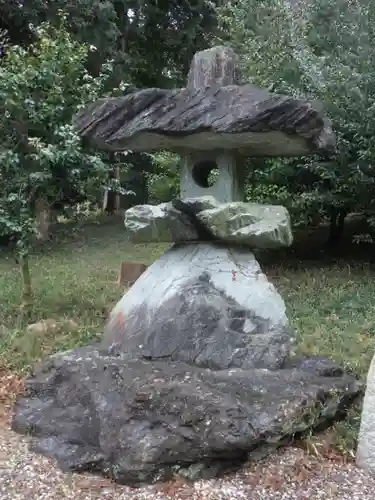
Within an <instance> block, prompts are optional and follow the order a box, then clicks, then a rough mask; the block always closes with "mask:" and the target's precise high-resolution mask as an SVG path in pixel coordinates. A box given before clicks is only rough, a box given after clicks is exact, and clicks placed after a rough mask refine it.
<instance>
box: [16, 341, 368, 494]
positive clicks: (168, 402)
mask: <svg viewBox="0 0 375 500" xmlns="http://www.w3.org/2000/svg"><path fill="white" fill-rule="evenodd" d="M330 365H332V363H331V364H330V363H329V362H326V363H322V360H317V361H315V360H314V359H312V360H306V361H303V362H302V363H298V364H297V365H295V366H294V367H291V368H288V369H282V370H276V371H272V370H267V369H250V370H242V369H232V370H221V371H212V370H210V369H204V368H198V367H196V366H191V365H189V364H186V363H182V362H177V363H173V362H168V361H166V360H161V361H158V362H151V361H145V360H141V359H138V360H127V359H124V357H122V356H112V355H110V354H108V353H105V352H103V351H100V350H98V349H97V348H94V347H86V348H81V349H76V350H73V351H70V352H66V353H59V354H56V355H54V356H51V357H49V358H47V359H46V360H45V361H44V362H43V363H42V364H41V365H40V366H39V367H38V368H37V369H36V370H35V372H34V374H33V376H32V377H31V378H30V379H29V380H28V381H27V382H26V390H25V394H24V396H22V397H19V398H18V400H17V403H16V406H15V412H14V419H13V423H12V427H13V429H14V430H16V431H17V432H20V433H24V434H28V435H31V436H32V437H33V438H34V443H33V444H34V445H33V449H34V450H35V451H37V452H39V453H42V454H44V455H46V456H48V457H51V458H54V459H57V461H58V464H59V465H60V467H61V468H62V469H63V470H65V471H67V470H75V471H85V470H88V471H92V472H96V473H98V472H99V473H101V474H103V475H106V476H109V477H111V478H113V479H114V480H115V481H117V482H119V483H125V484H132V485H136V484H140V483H144V482H155V481H162V480H165V479H168V478H170V477H171V476H173V475H175V474H184V475H185V476H188V477H189V478H191V479H195V478H197V477H199V474H204V475H206V477H207V475H211V476H215V475H217V474H218V473H220V472H221V471H222V470H223V469H225V468H229V467H233V466H236V465H237V466H238V465H240V464H241V463H243V462H244V461H246V460H247V459H252V458H253V459H255V460H256V459H257V456H258V453H259V450H261V452H262V454H264V453H265V452H267V451H273V450H274V449H275V447H277V446H279V445H280V444H285V443H286V442H287V441H288V440H290V439H293V437H294V436H295V435H298V434H299V433H304V432H307V431H309V430H311V429H314V428H315V427H317V426H319V425H322V424H328V423H330V422H331V419H334V418H337V417H338V416H340V415H341V416H342V414H343V411H344V410H345V408H347V407H348V406H350V404H351V403H352V401H353V399H354V398H355V397H356V396H357V395H358V394H359V393H360V392H361V390H362V385H361V384H360V383H359V382H357V381H356V380H355V379H354V377H352V376H350V375H345V374H344V373H343V371H342V370H341V369H340V368H338V367H332V366H330Z"/></svg>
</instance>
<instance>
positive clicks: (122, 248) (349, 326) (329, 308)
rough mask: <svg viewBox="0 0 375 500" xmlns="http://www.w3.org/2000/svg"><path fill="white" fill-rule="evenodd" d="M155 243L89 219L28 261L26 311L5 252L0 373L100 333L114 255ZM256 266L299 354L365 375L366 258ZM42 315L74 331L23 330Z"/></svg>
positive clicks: (132, 256) (369, 328) (349, 445)
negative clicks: (282, 306) (286, 318)
mask: <svg viewBox="0 0 375 500" xmlns="http://www.w3.org/2000/svg"><path fill="white" fill-rule="evenodd" d="M165 248H166V246H163V245H131V244H130V243H128V242H127V241H126V239H125V236H124V230H123V225H122V221H118V220H113V221H112V222H111V223H108V224H106V225H96V224H92V225H90V226H86V227H85V228H84V229H82V230H80V229H78V230H76V231H75V232H74V233H73V236H72V235H71V234H70V235H69V238H65V237H64V234H62V235H61V236H59V237H58V238H57V240H56V241H55V242H54V243H53V245H52V246H50V247H49V248H42V249H39V251H37V252H36V253H35V255H34V256H33V257H32V259H31V262H30V264H31V273H32V284H33V289H34V299H35V303H34V306H33V310H32V313H31V314H32V315H31V317H29V318H26V317H24V313H22V311H20V308H19V304H20V278H19V271H18V267H17V265H16V264H15V263H14V261H13V260H12V259H11V258H10V257H9V256H5V255H3V256H2V257H1V258H0V304H1V305H0V371H1V370H4V369H6V370H12V371H24V370H27V369H28V368H29V367H30V365H31V364H32V363H33V362H34V361H35V360H38V359H40V358H42V357H43V356H45V355H46V354H48V353H51V352H53V351H56V350H60V349H66V348H69V347H72V346H75V345H78V344H84V343H87V342H88V341H90V339H93V338H95V337H98V336H100V333H101V331H102V327H103V323H104V316H103V314H102V311H103V308H105V307H108V305H109V306H110V305H111V304H113V303H115V302H116V301H117V300H118V299H119V298H120V297H121V295H122V290H121V289H120V288H119V287H118V286H117V285H116V278H117V272H118V269H119V266H120V262H121V260H136V261H141V262H145V263H148V264H149V263H151V262H152V261H153V260H155V259H156V258H157V257H158V256H159V255H160V254H161V253H162V252H163V251H164V249H165ZM267 260H268V262H267V263H265V264H264V266H263V269H264V270H265V272H266V273H267V275H268V277H269V278H270V280H271V281H273V282H274V284H275V285H276V287H277V288H278V290H279V291H280V293H281V294H282V296H283V298H284V300H285V301H286V304H287V307H288V311H289V315H290V319H291V322H292V324H293V327H294V329H295V332H296V337H297V342H298V346H299V349H300V350H301V351H302V352H304V353H313V354H320V355H326V356H328V357H330V358H333V359H334V360H336V361H338V362H339V363H341V364H343V365H345V366H346V367H347V368H348V369H350V370H353V371H354V372H355V373H356V374H358V375H360V376H362V377H365V376H366V374H367V370H368V367H369V364H370V361H371V358H372V356H373V354H374V352H375V279H374V278H375V276H374V270H373V268H372V266H371V265H370V264H368V263H367V264H364V263H358V262H357V263H356V264H349V263H348V261H346V262H340V261H338V262H335V264H329V263H322V262H320V263H319V261H318V262H316V261H315V262H313V261H309V260H307V261H303V262H299V261H298V260H297V259H289V258H286V257H285V258H284V257H283V258H281V257H280V256H276V255H275V257H274V259H273V260H274V261H278V264H275V263H272V262H269V259H267ZM46 318H54V319H57V320H59V319H61V318H70V319H74V320H76V321H77V322H78V324H79V325H80V329H79V331H78V332H76V333H64V332H59V333H56V332H54V333H46V334H43V335H36V334H30V333H28V332H27V331H26V326H27V324H29V323H31V322H34V321H38V320H40V319H46ZM358 424H359V409H355V410H353V411H352V412H351V414H350V416H349V418H348V419H347V421H346V422H344V423H340V424H337V425H336V428H335V430H336V431H337V432H336V433H335V436H336V444H338V445H339V447H340V448H341V449H342V450H344V451H349V452H350V451H351V450H353V449H354V446H355V437H356V433H357V430H358Z"/></svg>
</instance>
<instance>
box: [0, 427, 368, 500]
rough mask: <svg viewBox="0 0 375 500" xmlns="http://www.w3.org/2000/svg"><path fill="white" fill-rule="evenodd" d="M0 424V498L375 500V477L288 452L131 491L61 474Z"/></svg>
mask: <svg viewBox="0 0 375 500" xmlns="http://www.w3.org/2000/svg"><path fill="white" fill-rule="evenodd" d="M6 420H7V421H4V420H3V421H2V422H1V423H0V500H21V499H22V500H26V499H27V500H34V499H35V500H47V499H48V500H52V499H53V500H60V499H66V500H99V499H101V500H169V499H171V500H172V499H173V500H314V499H315V500H318V499H324V500H334V499H335V500H337V499H340V500H345V499H348V500H373V499H374V492H375V478H371V477H369V476H368V475H367V474H365V473H363V472H362V471H360V470H358V469H357V468H356V466H355V465H354V464H351V463H347V464H344V463H342V462H338V461H333V460H323V459H319V458H316V457H313V456H311V455H307V454H306V452H304V451H303V450H302V449H301V448H288V449H286V450H284V451H280V452H279V453H277V454H275V455H274V456H272V457H270V458H268V459H267V460H266V461H262V462H259V463H258V464H256V465H253V466H249V467H248V468H246V469H244V470H242V471H241V472H238V473H237V474H232V475H230V476H227V477H225V478H223V479H218V480H211V481H199V482H197V483H195V484H186V483H183V482H181V483H177V482H173V483H168V484H161V485H160V484H159V485H155V486H148V487H145V488H140V489H134V488H128V487H124V486H119V485H115V484H113V483H111V482H110V481H109V480H105V479H103V478H99V477H94V476H89V475H79V474H63V473H61V472H60V471H59V470H58V469H57V468H56V467H55V466H54V464H53V462H51V461H50V460H48V459H46V458H44V457H41V456H38V455H35V454H33V453H30V452H29V451H28V447H27V439H26V438H24V437H22V436H19V435H17V434H15V433H13V432H12V431H11V430H10V429H9V424H8V419H6Z"/></svg>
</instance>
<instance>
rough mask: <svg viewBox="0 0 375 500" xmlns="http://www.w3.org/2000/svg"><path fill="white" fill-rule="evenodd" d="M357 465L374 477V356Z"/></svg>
mask: <svg viewBox="0 0 375 500" xmlns="http://www.w3.org/2000/svg"><path fill="white" fill-rule="evenodd" d="M357 464H358V465H359V466H360V467H361V468H363V469H365V470H367V471H368V472H370V473H372V474H374V475H375V356H374V357H373V358H372V362H371V365H370V369H369V372H368V375H367V386H366V393H365V397H364V401H363V407H362V416H361V427H360V431H359V438H358V449H357Z"/></svg>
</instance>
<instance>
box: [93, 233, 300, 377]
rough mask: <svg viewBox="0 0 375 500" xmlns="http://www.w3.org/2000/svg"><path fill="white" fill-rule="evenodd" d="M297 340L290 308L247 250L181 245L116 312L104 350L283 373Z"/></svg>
mask: <svg viewBox="0 0 375 500" xmlns="http://www.w3.org/2000/svg"><path fill="white" fill-rule="evenodd" d="M292 344H293V335H292V332H291V330H290V327H289V323H288V319H287V316H286V312H285V304H284V301H283V300H282V298H281V297H280V295H279V294H278V293H277V291H276V289H275V287H274V286H273V285H272V284H271V283H269V281H268V280H267V278H266V276H265V275H264V274H263V273H262V271H261V269H260V266H259V264H258V262H257V260H256V259H255V257H254V255H253V254H252V253H251V252H250V251H249V250H248V249H246V248H234V247H233V248H228V247H226V246H224V245H214V244H210V243H199V244H197V243H193V244H184V245H175V246H174V247H172V248H171V249H169V250H168V251H167V252H166V253H165V254H164V255H163V256H162V257H161V258H160V259H158V260H157V261H155V262H154V263H153V264H152V265H151V266H150V267H148V269H147V270H146V271H145V272H144V273H143V274H142V276H141V277H140V278H139V279H138V280H137V281H136V282H135V284H134V285H133V286H132V287H131V288H130V290H128V292H127V293H126V294H125V295H124V296H123V298H122V299H121V300H120V302H119V303H118V304H117V305H116V307H115V308H114V309H113V311H112V314H111V316H110V320H109V322H108V324H107V326H106V329H105V331H104V336H103V341H102V346H103V347H104V348H110V349H111V352H113V353H115V352H116V353H122V354H124V355H125V356H126V357H128V358H129V359H131V358H144V359H150V360H160V359H162V360H171V361H184V362H187V363H193V364H195V365H197V366H202V367H209V368H215V369H225V368H234V367H240V368H244V369H249V368H254V367H257V368H258V367H264V368H277V367H279V366H281V365H282V364H283V362H284V361H285V359H286V358H287V357H288V356H289V353H290V348H291V345H292Z"/></svg>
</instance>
